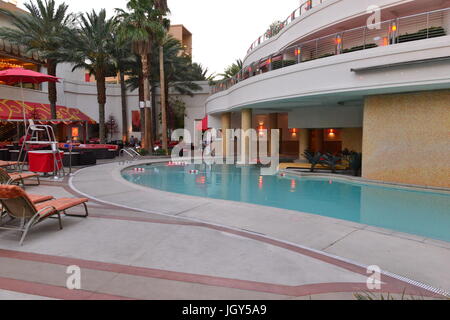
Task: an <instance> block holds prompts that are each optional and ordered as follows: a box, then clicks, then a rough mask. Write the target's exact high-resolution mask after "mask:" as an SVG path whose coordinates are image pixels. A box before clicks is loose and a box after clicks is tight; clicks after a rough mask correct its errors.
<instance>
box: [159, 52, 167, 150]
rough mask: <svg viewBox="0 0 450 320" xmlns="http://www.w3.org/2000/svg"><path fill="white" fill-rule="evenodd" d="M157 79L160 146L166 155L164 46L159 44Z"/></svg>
mask: <svg viewBox="0 0 450 320" xmlns="http://www.w3.org/2000/svg"><path fill="white" fill-rule="evenodd" d="M159 79H160V83H161V85H160V87H161V118H162V148H163V150H164V152H165V153H166V155H168V154H169V147H168V141H167V104H166V101H167V99H166V80H165V74H164V48H163V46H159Z"/></svg>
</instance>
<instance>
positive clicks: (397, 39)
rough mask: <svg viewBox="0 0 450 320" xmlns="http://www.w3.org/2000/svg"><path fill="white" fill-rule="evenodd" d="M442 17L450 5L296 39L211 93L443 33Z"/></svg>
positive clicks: (449, 16)
mask: <svg viewBox="0 0 450 320" xmlns="http://www.w3.org/2000/svg"><path fill="white" fill-rule="evenodd" d="M444 19H450V8H446V9H440V10H435V11H429V12H425V13H419V14H415V15H411V16H405V17H401V18H396V19H392V20H387V21H383V22H380V23H378V24H376V25H373V26H363V27H358V28H354V29H349V30H345V31H341V32H338V33H334V34H331V35H328V36H324V37H320V38H316V39H313V40H309V41H305V42H302V43H298V44H296V45H293V46H290V47H288V48H285V49H282V50H280V51H278V52H276V53H274V54H271V55H270V56H267V57H265V58H262V59H260V60H258V61H255V62H253V63H251V64H250V65H248V66H246V67H244V68H243V69H242V70H241V71H240V72H239V73H238V74H237V75H236V76H234V77H233V78H231V79H225V80H222V81H220V82H218V83H216V85H214V86H213V88H212V93H213V94H214V93H218V92H221V91H224V90H228V89H229V88H231V87H232V86H234V85H235V84H237V83H239V82H241V81H245V80H246V79H248V78H251V77H254V76H257V75H259V74H263V73H266V72H271V71H274V70H277V69H281V68H285V67H289V66H292V65H296V64H299V63H304V62H307V61H312V60H317V59H321V58H326V57H331V56H335V55H340V54H346V53H350V52H356V51H361V50H367V49H372V48H377V47H383V46H391V45H396V44H399V43H405V42H410V41H417V40H423V39H429V38H435V37H441V36H445V35H447V31H446V30H445V28H444V27H443V25H444Z"/></svg>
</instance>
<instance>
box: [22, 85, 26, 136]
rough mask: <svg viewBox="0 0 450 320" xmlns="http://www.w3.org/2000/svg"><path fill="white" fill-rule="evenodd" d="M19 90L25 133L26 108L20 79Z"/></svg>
mask: <svg viewBox="0 0 450 320" xmlns="http://www.w3.org/2000/svg"><path fill="white" fill-rule="evenodd" d="M20 92H21V95H22V113H23V125H24V130H25V134H26V132H27V116H26V110H25V97H24V96H23V81H20Z"/></svg>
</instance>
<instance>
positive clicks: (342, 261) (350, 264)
mask: <svg viewBox="0 0 450 320" xmlns="http://www.w3.org/2000/svg"><path fill="white" fill-rule="evenodd" d="M147 162H148V161H147ZM157 163H159V162H157ZM138 165H140V164H138ZM89 168H90V167H87V168H82V169H80V170H78V171H77V172H76V173H75V174H74V175H73V176H71V177H70V178H69V181H68V184H69V187H70V188H71V189H72V190H73V191H75V192H77V193H78V194H80V195H83V196H84V197H87V198H90V199H93V200H94V201H96V202H98V203H103V204H107V205H110V206H116V207H122V208H124V209H128V210H132V211H137V212H143V213H149V214H155V215H160V216H164V217H168V218H172V219H173V218H174V216H173V215H170V214H166V213H160V212H153V211H150V210H145V209H141V208H134V207H130V206H126V205H122V204H116V203H114V202H110V201H106V200H102V199H99V198H97V197H94V196H92V195H89V194H86V193H84V192H82V191H80V190H78V189H77V188H76V187H75V186H74V184H73V180H74V178H75V177H76V176H77V175H78V174H80V173H81V172H83V171H84V170H86V169H89ZM124 169H126V168H124ZM124 169H122V170H124ZM176 218H178V219H182V220H186V221H192V222H196V223H200V224H201V226H202V227H206V228H210V229H215V230H219V231H223V232H228V233H232V234H236V235H241V236H243V237H246V238H251V239H254V240H257V241H262V242H266V243H270V244H273V245H275V246H278V247H283V248H285V249H288V250H291V251H295V252H297V253H300V254H303V255H306V256H309V257H312V258H315V259H317V260H320V261H324V262H327V263H330V264H333V265H335V266H339V267H341V268H344V269H347V270H350V271H353V270H358V271H353V272H356V273H359V274H362V275H367V273H366V271H367V268H368V265H365V264H362V263H359V262H356V261H352V260H351V259H347V258H344V257H340V256H337V255H334V254H331V253H328V252H324V251H321V250H317V249H313V248H309V247H306V246H303V245H300V244H296V243H293V242H290V241H285V240H280V239H277V238H274V237H271V236H268V235H261V234H259V233H256V232H253V231H248V230H246V231H244V230H243V229H239V228H235V227H230V226H224V225H221V224H217V223H212V222H205V221H203V220H201V219H197V218H193V217H180V216H178V217H176ZM355 267H357V269H356V268H355ZM381 274H382V275H384V276H386V277H388V278H391V279H392V280H394V282H397V281H400V282H403V283H406V284H409V285H411V286H414V287H417V288H420V289H423V290H425V291H428V292H431V293H433V294H436V295H440V296H443V297H447V298H450V293H449V292H447V291H445V290H443V289H440V288H435V287H433V286H431V285H428V284H425V283H422V282H420V281H416V280H412V279H409V278H407V277H404V276H401V275H398V274H396V273H392V272H389V271H385V270H381Z"/></svg>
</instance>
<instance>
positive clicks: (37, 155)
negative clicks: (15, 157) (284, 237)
mask: <svg viewBox="0 0 450 320" xmlns="http://www.w3.org/2000/svg"><path fill="white" fill-rule="evenodd" d="M63 155H64V152H60V153H57V154H56V155H55V156H56V160H57V165H58V170H59V169H61V168H62V158H63ZM28 163H29V166H30V168H29V171H31V172H39V173H50V172H55V171H56V168H55V162H54V158H53V152H52V151H50V150H39V151H29V152H28Z"/></svg>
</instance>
